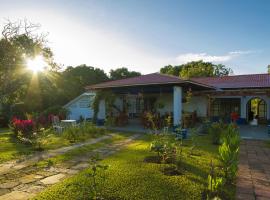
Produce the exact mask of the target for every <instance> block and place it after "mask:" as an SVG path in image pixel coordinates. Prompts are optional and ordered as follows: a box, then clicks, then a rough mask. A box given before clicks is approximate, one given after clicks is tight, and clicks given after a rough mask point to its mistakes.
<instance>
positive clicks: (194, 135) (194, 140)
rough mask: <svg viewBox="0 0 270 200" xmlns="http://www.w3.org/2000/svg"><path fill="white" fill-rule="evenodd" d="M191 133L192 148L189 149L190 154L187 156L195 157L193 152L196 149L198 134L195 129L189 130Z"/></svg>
mask: <svg viewBox="0 0 270 200" xmlns="http://www.w3.org/2000/svg"><path fill="white" fill-rule="evenodd" d="M190 132H191V142H192V146H191V148H190V152H189V155H195V153H194V151H195V149H196V147H197V146H198V144H197V143H198V142H197V140H198V133H197V129H196V128H192V129H190Z"/></svg>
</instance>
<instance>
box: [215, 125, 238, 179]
mask: <svg viewBox="0 0 270 200" xmlns="http://www.w3.org/2000/svg"><path fill="white" fill-rule="evenodd" d="M222 140H223V143H222V145H220V147H219V160H220V163H221V168H222V170H223V173H224V178H225V180H226V182H227V183H231V182H232V181H234V180H235V177H236V173H237V165H238V152H239V145H240V136H239V131H238V129H237V128H236V127H235V126H234V125H233V124H231V125H229V126H228V127H227V128H226V129H225V131H224V135H223V138H222Z"/></svg>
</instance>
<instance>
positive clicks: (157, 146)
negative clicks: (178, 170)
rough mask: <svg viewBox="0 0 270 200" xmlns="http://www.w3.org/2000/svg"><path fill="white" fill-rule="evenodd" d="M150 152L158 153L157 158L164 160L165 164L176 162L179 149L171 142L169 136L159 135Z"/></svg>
mask: <svg viewBox="0 0 270 200" xmlns="http://www.w3.org/2000/svg"><path fill="white" fill-rule="evenodd" d="M150 151H154V152H156V153H157V156H158V157H159V158H161V159H162V161H163V162H168V161H169V160H172V161H173V162H174V161H175V160H176V153H177V148H176V144H175V143H174V142H172V141H171V139H170V137H169V136H166V135H157V136H156V138H155V139H154V141H153V142H152V143H151V144H150Z"/></svg>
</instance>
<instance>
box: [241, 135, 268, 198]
mask: <svg viewBox="0 0 270 200" xmlns="http://www.w3.org/2000/svg"><path fill="white" fill-rule="evenodd" d="M242 143H245V144H246V145H245V146H243V145H241V146H240V153H239V154H240V156H239V158H240V159H239V165H238V166H239V168H238V173H237V183H236V187H237V188H236V199H243V200H244V199H245V200H248V199H254V200H255V199H256V200H259V199H261V200H265V199H270V176H269V174H268V171H267V170H268V169H269V166H270V165H269V164H268V162H269V157H267V155H266V154H265V152H266V150H265V148H264V145H263V141H256V140H245V142H242ZM268 150H269V149H267V151H268Z"/></svg>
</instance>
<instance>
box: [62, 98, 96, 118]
mask: <svg viewBox="0 0 270 200" xmlns="http://www.w3.org/2000/svg"><path fill="white" fill-rule="evenodd" d="M93 98H94V96H89V95H85V96H82V97H81V98H79V99H77V100H76V101H74V102H72V103H70V104H68V105H67V106H65V108H66V109H68V110H69V112H70V113H69V115H68V118H69V119H74V120H79V119H80V116H82V117H83V118H93V114H94V111H93V109H92V108H91V104H92V101H93Z"/></svg>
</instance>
